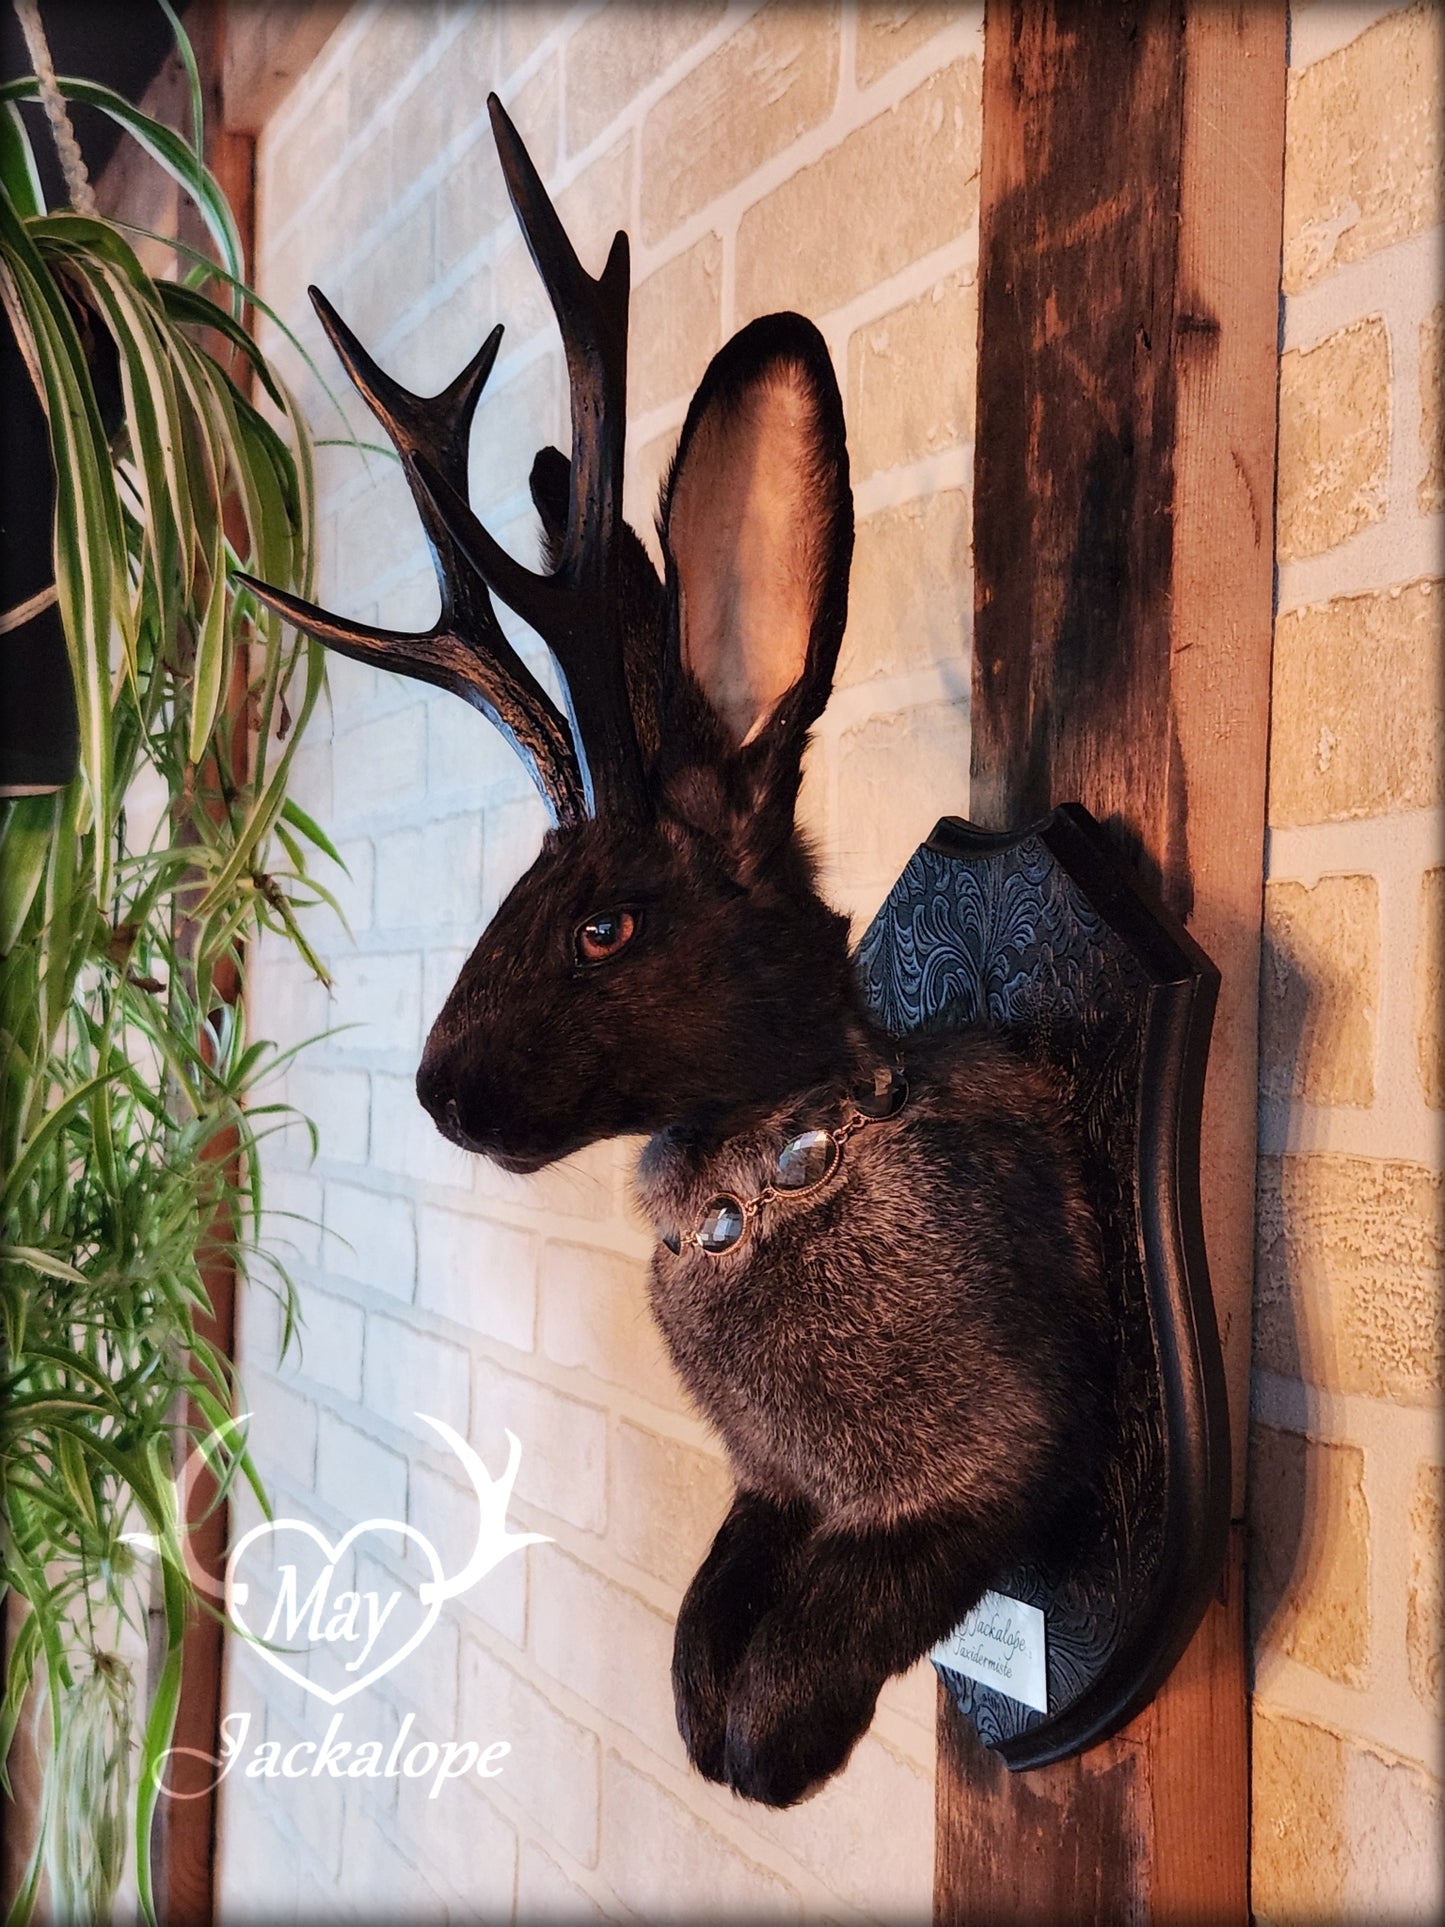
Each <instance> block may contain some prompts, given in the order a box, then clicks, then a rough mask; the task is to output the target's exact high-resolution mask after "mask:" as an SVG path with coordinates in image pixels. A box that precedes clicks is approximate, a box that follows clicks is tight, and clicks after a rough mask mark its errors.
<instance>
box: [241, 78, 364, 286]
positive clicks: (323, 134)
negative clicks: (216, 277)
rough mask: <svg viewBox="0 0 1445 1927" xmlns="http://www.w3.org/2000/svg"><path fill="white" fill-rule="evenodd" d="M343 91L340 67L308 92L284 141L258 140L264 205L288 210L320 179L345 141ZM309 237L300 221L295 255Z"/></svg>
mask: <svg viewBox="0 0 1445 1927" xmlns="http://www.w3.org/2000/svg"><path fill="white" fill-rule="evenodd" d="M346 96H347V75H346V72H345V69H342V70H340V71H338V72H336V73H334V74H333V76H332V78H331V80H330V81H329V82H328V84H327V85H326V86H325V87H323V88H322V89H321V90H320V92H319V93H313V94H312V96H311V99H310V101H309V102H308V103H307V108H306V113H305V114H304V116H303V117H302V118H301V119H300V120H298V121H296V122H294V123H293V124H292V126H291V127H290V129H289V130H288V132H287V135H286V138H285V140H276V139H275V138H274V137H273V138H268V139H267V140H265V141H262V142H261V143H260V151H259V153H258V156H257V159H258V161H259V162H260V171H261V199H262V201H263V202H264V204H265V206H266V207H267V208H283V209H286V210H287V211H288V212H289V211H290V210H292V209H296V208H300V207H302V206H304V204H305V203H306V202H307V201H308V200H309V199H310V198H311V196H312V195H313V194H315V193H316V191H317V189H318V188H319V187H320V186H321V185H322V183H323V182H325V181H326V179H327V176H328V175H329V174H330V173H331V170H332V168H334V167H335V165H336V163H337V161H338V160H339V159H340V157H341V152H342V149H343V148H344V147H345V145H346V107H347V100H346ZM309 239H310V237H309V236H308V235H307V234H306V232H305V228H304V226H303V228H302V230H301V231H300V233H299V234H298V235H297V236H296V237H294V239H293V243H292V245H293V246H294V247H295V249H296V252H297V254H298V256H299V255H301V254H303V253H304V252H305V247H306V243H307V242H308V241H309ZM276 256H277V250H276V249H275V248H268V249H267V251H266V283H267V298H268V300H270V301H271V302H272V305H273V306H277V305H279V304H277V303H276V300H275V295H274V294H273V293H272V290H273V288H277V287H278V284H277V283H276V282H275V281H274V280H273V271H272V263H273V261H275V259H276ZM288 285H289V284H288ZM281 312H283V313H284V312H285V310H284V309H282V310H281Z"/></svg>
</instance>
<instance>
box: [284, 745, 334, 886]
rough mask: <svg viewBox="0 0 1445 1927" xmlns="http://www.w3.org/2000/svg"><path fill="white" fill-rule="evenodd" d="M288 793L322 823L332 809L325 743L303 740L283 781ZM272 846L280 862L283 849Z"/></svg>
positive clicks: (328, 751) (328, 759) (327, 750)
mask: <svg viewBox="0 0 1445 1927" xmlns="http://www.w3.org/2000/svg"><path fill="white" fill-rule="evenodd" d="M287 790H288V793H289V794H290V795H291V796H293V797H294V798H295V799H296V801H297V802H298V803H299V804H300V805H301V807H302V809H303V810H307V811H309V812H310V814H311V815H312V816H314V817H316V818H317V820H318V821H319V822H322V823H325V822H326V821H327V820H328V819H329V818H330V816H331V812H332V769H331V750H330V747H329V745H328V744H326V743H324V742H321V741H320V740H319V739H318V740H316V741H314V742H308V743H306V744H305V745H304V746H303V747H302V748H301V749H299V750H298V751H297V752H296V754H295V756H294V757H293V758H292V759H291V777H290V781H289V782H288V784H287ZM274 847H275V855H276V857H277V859H278V860H280V861H282V862H284V861H285V856H284V852H283V851H282V850H281V848H280V847H279V845H277V846H274Z"/></svg>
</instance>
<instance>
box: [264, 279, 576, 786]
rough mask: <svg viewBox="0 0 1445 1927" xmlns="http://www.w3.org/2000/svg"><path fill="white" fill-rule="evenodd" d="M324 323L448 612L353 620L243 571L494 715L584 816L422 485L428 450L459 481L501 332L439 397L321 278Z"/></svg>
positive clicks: (289, 614) (322, 633)
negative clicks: (413, 381) (404, 371)
mask: <svg viewBox="0 0 1445 1927" xmlns="http://www.w3.org/2000/svg"><path fill="white" fill-rule="evenodd" d="M310 293H311V300H312V303H313V305H314V307H315V309H316V312H317V314H318V315H319V316H320V318H321V325H322V327H323V328H324V329H325V330H326V333H327V336H328V337H329V339H330V341H331V345H332V347H333V348H335V350H336V352H337V355H338V356H339V357H340V359H341V362H342V365H343V366H344V368H345V369H346V372H347V374H348V375H350V377H351V380H352V382H353V384H354V386H355V387H356V390H357V392H358V393H359V394H360V395H361V396H362V397H363V399H364V400H365V401H366V404H367V406H368V407H369V408H370V410H371V412H372V414H373V415H375V417H376V419H377V420H378V421H379V422H380V423H381V425H382V427H383V428H384V429H385V430H386V432H387V434H388V435H389V436H390V437H391V441H392V443H393V445H394V447H395V448H396V451H397V453H398V454H399V455H400V456H401V459H402V465H403V467H404V468H405V470H406V476H407V481H408V482H409V483H410V485H411V492H412V497H413V499H414V500H415V502H416V505H417V511H418V513H419V514H420V516H421V519H422V524H423V527H424V528H425V530H426V535H427V541H428V543H429V545H430V547H431V551H432V560H433V562H434V564H435V567H436V574H437V582H438V584H439V586H440V588H441V599H442V606H441V613H440V615H439V616H438V617H437V620H436V621H435V623H434V624H433V625H432V627H431V628H430V629H427V630H425V631H421V632H418V633H414V634H409V633H407V632H405V631H402V630H395V629H373V628H371V627H369V626H368V625H366V624H364V623H356V622H346V621H343V620H342V619H341V618H340V617H339V616H333V615H330V614H328V613H327V611H326V610H324V609H320V608H318V607H317V606H316V605H315V603H311V602H305V601H302V600H301V598H300V597H298V596H291V595H287V594H285V593H284V592H283V591H282V590H280V589H273V588H270V587H269V586H268V585H267V584H266V583H264V582H258V581H256V580H255V579H254V577H251V576H248V575H240V576H238V580H239V581H241V582H243V583H244V584H245V585H246V587H247V588H249V589H250V590H251V591H252V592H253V593H254V594H255V595H257V596H258V597H259V598H260V599H261V601H262V602H264V603H266V604H267V605H268V606H269V607H271V608H273V609H275V610H277V611H279V613H280V614H281V615H283V616H285V618H286V620H287V621H288V622H294V623H295V625H296V627H297V628H298V629H304V630H305V631H306V633H307V634H308V635H312V636H315V637H316V638H317V639H318V640H319V641H321V642H324V643H327V644H328V645H329V646H330V647H331V648H333V649H335V650H337V651H338V652H339V653H340V654H341V655H343V656H352V657H354V658H355V659H356V660H357V661H358V662H372V663H377V664H379V665H380V666H381V667H382V668H384V669H394V670H399V671H400V672H401V674H403V675H406V676H415V677H416V678H418V679H419V680H420V681H422V682H430V683H436V684H437V685H438V686H439V687H441V688H442V689H450V690H451V691H452V692H453V693H454V694H456V695H458V696H462V697H465V699H466V700H467V701H468V702H469V703H471V704H472V705H473V706H474V707H475V708H477V709H480V710H481V711H482V713H483V715H485V716H486V717H487V718H488V720H489V721H491V722H493V723H495V724H496V726H497V727H498V729H500V730H501V731H502V732H503V734H504V735H505V736H506V737H507V738H508V740H509V741H510V742H511V744H512V746H513V748H514V749H515V750H516V751H517V754H518V755H519V756H520V757H521V758H522V760H523V762H524V763H525V764H526V765H527V768H528V770H529V771H530V773H531V776H532V780H533V782H534V783H535V784H536V785H537V788H538V789H539V790H540V791H541V793H542V796H543V798H544V799H545V801H546V802H547V804H548V806H549V807H550V809H551V811H552V814H553V817H554V818H555V820H556V821H557V822H559V823H574V822H577V821H580V820H581V818H582V817H583V816H584V815H585V814H586V790H585V785H584V783H583V779H582V772H581V768H580V766H579V764H578V761H577V756H576V753H575V751H574V749H573V746H572V738H571V733H570V731H569V730H568V727H567V723H566V719H565V718H564V717H563V716H562V714H561V712H560V711H559V710H558V708H557V706H556V704H555V703H554V702H553V701H552V699H551V698H550V697H549V696H548V694H547V692H546V690H544V689H543V688H542V686H541V684H540V683H539V682H538V681H537V679H536V677H535V676H533V674H532V672H531V671H530V670H529V669H528V667H527V665H526V664H525V663H524V662H523V661H522V659H521V657H520V656H519V655H518V654H517V652H516V650H515V649H513V647H512V645H511V643H510V642H508V640H507V638H506V636H505V635H504V634H503V632H502V628H501V625H500V624H499V623H498V621H497V617H496V612H495V610H494V609H493V608H492V603H491V598H490V596H489V595H488V594H487V585H486V583H485V582H484V581H483V580H482V578H481V577H480V576H479V575H478V574H477V572H476V570H475V569H474V568H473V567H472V566H471V565H470V563H469V562H468V561H467V559H466V557H465V556H464V555H463V554H462V553H461V552H460V551H459V549H458V548H457V545H456V543H455V542H453V540H452V538H451V536H450V535H449V534H448V533H447V528H446V524H445V522H444V521H443V520H442V518H441V516H440V515H439V514H438V513H437V511H436V509H435V507H434V506H433V504H432V500H431V496H430V494H429V493H428V491H427V490H426V489H424V488H421V487H419V486H418V484H417V477H416V466H415V464H416V462H417V460H418V458H419V457H421V456H422V452H423V451H425V452H426V456H427V457H429V458H430V459H431V460H432V461H433V462H435V463H436V464H437V465H438V467H439V468H440V471H441V472H442V473H444V474H445V475H447V476H448V477H449V478H450V479H451V480H452V481H453V482H455V483H456V484H459V485H460V486H461V487H462V488H465V486H466V477H467V438H468V436H469V434H470V432H471V426H472V416H473V414H474V413H475V412H476V406H477V401H478V399H479V397H480V395H481V392H482V389H483V387H484V386H485V385H486V380H487V376H488V375H489V374H490V373H491V370H492V363H493V362H494V361H495V360H496V358H497V347H498V344H499V343H500V341H501V338H502V330H501V328H500V326H498V327H496V328H493V330H492V332H491V333H490V334H489V335H488V336H487V339H486V340H485V341H484V342H483V343H482V346H481V348H480V349H479V350H478V352H477V353H476V355H475V356H474V357H473V358H472V360H471V361H470V362H468V364H467V366H466V367H465V368H464V369H463V370H462V372H461V373H460V374H459V375H458V376H457V378H456V380H455V381H453V382H452V383H451V384H450V385H449V386H448V387H446V388H444V389H443V390H442V391H441V393H440V394H439V395H430V396H423V395H413V394H412V393H411V392H410V391H409V390H408V389H405V388H403V387H402V386H401V384H400V383H399V382H396V381H393V380H392V378H391V376H390V375H388V374H386V373H385V372H384V371H383V370H382V369H381V368H379V367H378V366H377V364H376V363H375V362H374V361H373V360H372V358H371V356H370V355H369V354H368V353H367V352H366V350H365V348H363V347H362V345H361V343H360V342H359V341H358V340H357V339H356V336H355V335H354V334H352V332H351V330H350V329H349V328H348V327H347V325H346V323H345V322H344V321H343V320H342V319H341V317H340V315H339V314H337V312H336V310H335V309H334V308H333V307H332V305H331V303H330V302H329V301H328V300H327V299H326V297H325V295H324V294H322V293H321V291H320V289H319V288H312V289H311V290H310Z"/></svg>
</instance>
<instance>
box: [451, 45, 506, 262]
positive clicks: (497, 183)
mask: <svg viewBox="0 0 1445 1927" xmlns="http://www.w3.org/2000/svg"><path fill="white" fill-rule="evenodd" d="M478 11H479V13H480V9H479V10H478ZM510 215H511V204H510V203H509V201H508V200H507V188H506V183H505V182H504V181H503V179H502V170H501V168H500V166H499V165H498V164H497V150H496V147H495V145H494V144H493V141H492V130H491V126H490V123H489V122H488V121H487V120H486V118H485V117H483V119H482V120H481V121H480V122H479V123H478V131H477V138H476V140H475V141H473V142H472V144H471V146H470V147H468V148H467V149H466V151H465V152H464V153H462V154H459V155H458V156H457V158H456V159H455V160H454V161H453V162H452V164H451V166H450V167H448V169H447V171H446V173H445V174H444V175H443V176H442V178H441V180H440V181H439V182H438V184H437V214H436V244H437V268H438V271H439V272H440V273H442V274H447V273H449V272H450V271H451V269H452V268H454V267H455V266H456V264H457V262H458V261H460V260H461V258H462V256H463V255H466V254H470V253H471V251H472V249H473V248H474V247H476V245H477V243H478V242H479V241H482V240H485V238H486V237H487V236H488V235H489V234H491V233H493V232H494V231H495V229H496V227H497V225H498V223H499V222H500V221H502V220H503V219H507V218H510Z"/></svg>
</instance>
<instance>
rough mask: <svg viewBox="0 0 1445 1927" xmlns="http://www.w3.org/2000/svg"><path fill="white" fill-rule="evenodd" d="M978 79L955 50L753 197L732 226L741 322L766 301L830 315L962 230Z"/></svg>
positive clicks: (972, 179)
mask: <svg viewBox="0 0 1445 1927" xmlns="http://www.w3.org/2000/svg"><path fill="white" fill-rule="evenodd" d="M980 87H981V81H980V69H979V63H978V61H977V60H975V59H973V58H971V57H970V58H967V59H963V60H957V61H955V62H954V63H953V64H952V65H951V66H949V67H946V68H945V69H944V70H943V71H942V72H941V73H937V74H934V75H933V76H932V77H931V78H930V79H929V80H927V81H926V82H925V83H924V84H923V86H921V87H919V88H917V89H915V91H914V92H913V93H911V94H909V95H908V96H907V98H906V99H904V100H902V101H900V102H899V103H898V105H897V106H896V107H893V108H890V109H889V111H888V112H887V113H885V114H880V115H878V117H877V118H876V119H875V120H871V121H869V122H868V123H867V125H866V126H864V127H860V128H859V129H858V131H857V132H856V133H853V134H850V135H849V136H848V138H847V139H846V140H844V141H842V142H840V144H839V145H838V146H837V147H835V148H834V149H833V150H832V151H831V152H830V153H828V154H825V155H824V156H823V158H822V159H821V160H818V161H815V162H814V163H813V164H812V166H810V167H804V168H800V169H799V170H798V171H797V173H795V174H793V175H791V176H790V177H789V178H788V179H787V180H786V181H784V182H783V183H782V185H781V186H780V187H776V188H774V190H773V191H772V193H771V194H769V195H767V196H765V197H764V199H762V200H761V201H758V202H757V203H756V204H755V205H754V206H752V207H750V208H749V209H748V211H747V213H746V214H744V216H743V218H742V220H741V222H740V223H739V225H738V241H737V270H736V293H735V296H734V309H735V312H736V314H737V318H738V319H739V321H746V320H748V319H749V318H750V317H751V316H753V315H758V314H764V313H766V312H767V311H768V310H769V309H771V308H797V309H799V310H800V311H801V312H802V313H804V314H811V315H814V316H817V315H825V314H828V313H830V312H831V311H832V310H833V309H834V308H838V307H841V306H842V305H843V303H844V302H845V301H849V300H851V299H852V298H853V296H854V295H857V294H861V293H862V292H863V291H864V290H865V289H866V288H871V287H874V286H876V284H877V283H878V282H880V281H884V280H886V279H887V278H888V276H889V275H892V274H897V273H898V272H899V270H900V269H901V268H905V267H907V265H908V263H909V262H910V261H916V260H917V259H918V258H919V256H920V255H924V254H927V253H929V252H930V251H931V250H932V249H934V248H938V247H942V246H944V245H945V243H947V242H949V241H953V240H956V239H957V237H958V236H959V235H960V234H966V233H968V232H969V230H970V229H971V228H972V227H973V225H974V222H975V221H976V220H977V217H978V167H979V131H980V124H981V107H980ZM899 182H906V183H907V188H908V191H907V193H900V192H899V191H898V183H899ZM840 208H846V209H847V222H848V245H847V246H846V247H839V246H838V210H839V209H840Z"/></svg>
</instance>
